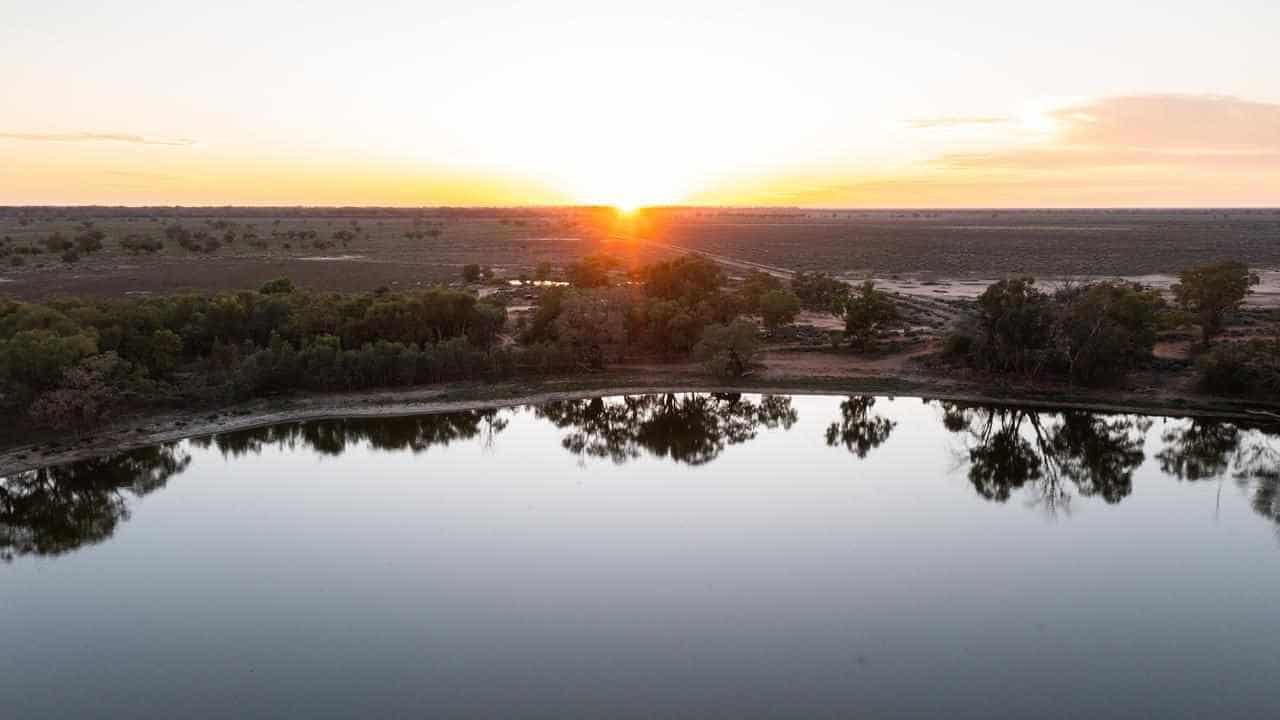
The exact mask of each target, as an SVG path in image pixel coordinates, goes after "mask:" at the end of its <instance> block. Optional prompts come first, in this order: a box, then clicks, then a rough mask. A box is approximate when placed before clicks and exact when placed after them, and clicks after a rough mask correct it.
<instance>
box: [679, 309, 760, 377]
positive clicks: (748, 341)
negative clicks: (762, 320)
mask: <svg viewBox="0 0 1280 720" xmlns="http://www.w3.org/2000/svg"><path fill="white" fill-rule="evenodd" d="M758 347H759V340H758V339H757V338H756V326H755V325H753V324H752V323H750V322H749V321H747V320H742V319H738V320H734V321H733V322H731V323H729V324H728V325H718V324H717V325H708V326H707V327H706V329H705V330H703V331H702V339H701V340H700V341H698V344H697V345H696V346H695V347H694V350H693V354H694V357H696V358H697V359H698V360H699V361H701V362H702V363H703V364H704V365H705V366H706V368H707V369H708V370H710V371H711V372H712V373H714V374H716V375H719V376H722V377H741V376H743V375H746V374H747V371H748V370H749V369H750V368H751V361H752V360H753V359H754V358H755V354H756V350H757V349H758Z"/></svg>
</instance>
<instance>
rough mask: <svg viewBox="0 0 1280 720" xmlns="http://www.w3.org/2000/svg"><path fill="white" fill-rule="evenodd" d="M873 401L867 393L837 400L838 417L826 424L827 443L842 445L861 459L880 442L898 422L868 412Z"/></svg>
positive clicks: (887, 437)
mask: <svg viewBox="0 0 1280 720" xmlns="http://www.w3.org/2000/svg"><path fill="white" fill-rule="evenodd" d="M875 404H876V398H875V397H873V396H871V395H857V396H850V397H849V399H848V400H845V401H844V402H842V403H840V420H838V421H837V422H833V423H831V424H830V425H829V426H827V445H829V446H831V447H836V446H838V445H844V447H845V449H846V450H848V451H849V452H851V453H853V454H855V455H857V456H858V458H859V459H862V458H865V457H866V456H867V453H869V452H871V451H872V450H874V449H876V448H878V447H880V446H881V445H882V444H884V442H885V441H886V440H888V439H889V435H890V434H891V433H892V432H893V429H894V428H895V427H897V425H898V423H896V422H893V421H892V420H890V419H889V418H887V417H884V416H883V415H878V414H874V413H872V412H871V408H873V407H875Z"/></svg>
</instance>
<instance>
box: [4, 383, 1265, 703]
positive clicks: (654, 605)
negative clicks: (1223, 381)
mask: <svg viewBox="0 0 1280 720" xmlns="http://www.w3.org/2000/svg"><path fill="white" fill-rule="evenodd" d="M0 553H3V555H4V557H5V562H4V563H3V564H0V717H5V718H70V717H120V718H143V717H163V718H199V717H235V718H239V717H281V716H292V717H308V718H314V717H370V718H372V717H454V716H460V717H523V716H538V717H549V718H569V717H583V716H598V717H620V716H631V717H680V716H689V717H711V716H717V717H741V716H760V717H920V716H938V717H972V718H992V717H1031V716H1036V717H1087V718H1107V717H1159V718H1171V717H1219V718H1221V717H1241V718H1244V717H1267V716H1274V713H1276V712H1277V710H1276V708H1277V707H1278V706H1280V703H1278V701H1280V436H1271V435H1268V434H1266V433H1265V432H1263V431H1262V430H1259V429H1253V428H1246V427H1241V426H1238V425H1234V424H1229V423H1220V422H1197V421H1191V420H1184V419H1164V418H1143V417H1135V416H1106V415H1094V414H1090V413H1084V412H1070V413H1066V414H1062V413H1052V412H1034V411H1026V410H1019V409H1014V408H987V407H981V406H966V405H955V404H947V403H939V402H927V401H926V402H922V401H921V400H919V399H897V400H890V399H886V398H865V397H855V398H843V397H795V398H787V397H780V396H773V397H763V398H762V397H759V396H741V397H737V396H708V395H677V396H643V397H629V398H611V399H605V400H585V401H580V402H565V403H556V404H552V405H547V406H542V407H537V408H515V409H511V410H500V411H489V412H469V413H457V414H451V415H436V416H422V417H416V418H408V419H387V420H352V421H342V422H317V423H301V424H291V425H282V426H277V427H272V428H266V429H262V430H253V431H246V432H238V433H230V434H226V435H220V436H216V437H213V438H206V439H197V440H190V441H186V442H181V443H177V444H173V445H167V446H163V447H155V448H151V449H148V450H145V451H140V452H131V453H126V454H122V455H119V456H117V457H114V458H109V459H103V460H99V461H95V462H88V463H81V464H76V465H71V466H64V467H58V468H51V469H47V470H41V471H38V472H32V473H28V474H24V475H20V476H13V477H9V478H7V479H4V480H3V481H2V484H0Z"/></svg>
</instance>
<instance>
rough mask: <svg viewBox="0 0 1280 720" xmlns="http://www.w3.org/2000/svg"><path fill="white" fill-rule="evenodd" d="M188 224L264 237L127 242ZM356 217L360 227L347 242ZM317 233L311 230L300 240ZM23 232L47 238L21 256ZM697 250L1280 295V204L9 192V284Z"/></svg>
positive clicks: (350, 272) (920, 292) (0, 288)
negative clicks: (298, 201)
mask: <svg viewBox="0 0 1280 720" xmlns="http://www.w3.org/2000/svg"><path fill="white" fill-rule="evenodd" d="M86 221H90V222H93V223H94V224H95V227H98V228H100V229H101V230H103V231H104V232H105V233H106V240H105V241H104V248H103V249H102V250H101V251H99V252H95V253H92V254H88V255H86V256H84V257H83V258H82V259H80V260H79V261H77V262H74V263H66V262H63V261H62V260H61V259H60V258H59V254H58V253H54V252H49V251H46V250H45V249H44V243H45V240H46V239H47V238H48V237H49V236H50V235H52V234H53V233H58V232H60V233H62V234H63V235H64V236H67V237H73V236H74V235H75V233H76V232H77V230H78V229H79V228H80V227H81V223H83V222H86ZM174 223H177V224H180V225H182V226H183V227H185V228H187V229H189V230H192V231H197V230H204V231H205V232H208V233H210V234H211V235H213V236H215V237H221V236H222V235H223V234H224V232H225V229H224V227H229V228H230V229H232V230H233V231H234V233H238V234H240V235H241V236H243V232H244V231H246V230H249V231H251V232H253V233H254V234H255V235H256V236H257V239H258V242H259V243H260V245H254V244H251V243H249V242H246V241H244V240H239V241H236V242H232V243H224V244H223V245H222V247H220V248H218V249H217V250H215V251H213V252H210V253H200V252H191V251H189V250H186V249H183V248H181V247H178V246H177V245H176V244H174V243H173V242H168V243H166V246H165V247H164V249H162V250H161V251H159V252H158V253H156V254H154V255H149V254H140V255H135V254H130V253H128V252H126V251H125V250H124V249H122V248H121V247H120V246H119V242H120V240H121V239H122V238H124V237H125V236H127V235H130V234H133V235H138V236H142V237H148V236H149V237H152V238H155V239H162V238H163V237H164V228H165V227H166V226H168V225H170V224H174ZM344 230H349V231H351V232H353V233H354V235H355V238H354V239H352V240H350V241H349V242H347V243H342V242H340V241H337V240H335V239H334V235H335V234H336V233H339V232H341V231H344ZM303 232H314V233H315V239H314V240H312V239H310V238H309V239H306V240H299V239H298V235H297V234H298V233H303ZM426 233H435V234H426ZM291 235H292V237H291ZM317 245H319V246H318V247H317ZM5 248H10V250H9V251H8V252H7V253H6V250H5ZM16 248H32V249H33V250H34V251H38V252H35V254H27V253H26V251H24V252H23V254H21V259H15V257H17V255H18V253H16V252H15V250H14V249H16ZM685 251H696V252H700V253H704V254H707V255H708V256H711V257H713V259H716V260H717V261H719V262H722V263H723V264H725V266H726V267H728V268H729V269H730V270H731V271H732V272H738V273H742V274H745V273H746V272H748V271H750V270H763V271H765V272H771V273H774V274H778V275H782V276H787V275H789V274H790V273H791V272H794V271H803V270H821V271H824V272H829V273H832V274H836V275H839V276H841V277H844V278H845V279H848V280H859V279H863V278H874V279H876V280H877V281H878V282H880V283H882V284H883V285H885V286H886V287H889V288H890V289H893V290H897V291H899V292H902V293H904V294H908V295H912V296H918V297H921V298H931V299H943V300H947V299H963V298H972V297H974V296H976V295H977V294H978V293H980V292H981V291H982V288H984V287H985V286H986V285H987V284H989V283H990V282H992V281H994V280H996V279H999V278H1001V277H1004V276H1007V275H1011V274H1031V275H1034V276H1036V277H1038V278H1040V279H1041V280H1042V281H1043V282H1054V281H1059V280H1063V279H1067V278H1093V277H1132V278H1137V279H1142V280H1145V281H1147V282H1151V283H1153V284H1156V285H1167V284H1168V283H1169V282H1171V281H1172V276H1173V273H1175V272H1177V271H1178V270H1181V269H1183V268H1187V267H1191V266H1194V265H1196V264H1202V263H1205V262H1211V261H1215V260H1221V259H1237V260H1241V261H1244V262H1246V263H1249V264H1250V266H1252V267H1254V268H1255V269H1256V270H1258V271H1260V272H1261V273H1262V276H1263V280H1264V282H1263V285H1262V286H1260V287H1259V288H1258V292H1257V293H1255V295H1254V296H1253V302H1254V303H1255V304H1257V305H1259V306H1262V307H1280V272H1277V271H1280V209H1243V210H982V211H978V210H975V211H888V210H883V211H801V210H771V211H751V210H718V209H663V210H650V211H642V212H640V213H638V214H636V215H635V216H630V217H624V216H617V215H616V214H614V213H613V212H612V211H610V210H607V209H592V208H579V209H575V208H566V209H554V208H548V209H491V210H485V209H471V210H459V209H448V208H422V209H385V208H382V209H379V208H313V209H307V208H186V209H180V208H179V209H175V208H0V297H3V296H10V297H17V298H30V299H36V298H48V297H53V296H59V295H92V296H99V297H121V296H124V295H126V294H129V293H164V292H172V291H175V290H181V289H200V290H219V289H246V288H256V287H258V286H260V285H261V284H262V283H263V282H266V281H267V280H270V279H272V278H276V277H280V276H288V277H291V278H292V279H293V280H294V282H295V283H297V284H299V285H300V286H303V287H310V288H315V289H331V290H345V291H352V290H372V289H375V288H378V287H382V286H386V287H397V288H405V287H415V286H420V285H431V284H436V283H441V282H454V281H457V280H458V278H459V276H460V273H461V269H462V266H463V265H465V264H468V263H480V264H483V265H486V266H490V267H492V268H493V269H494V271H495V274H496V276H497V277H498V278H499V279H508V278H517V277H519V276H520V275H521V274H529V273H532V272H533V271H534V269H535V268H536V267H537V266H538V265H539V264H540V263H551V264H552V265H553V266H557V267H559V266H562V265H564V264H566V263H568V262H571V261H573V260H575V259H578V258H580V257H582V256H584V255H589V254H592V253H598V252H606V253H609V254H612V255H615V256H618V257H619V258H621V259H623V260H624V262H626V263H629V264H637V263H642V262H648V261H651V260H653V259H657V258H662V257H669V256H671V255H672V254H674V253H680V252H685ZM15 263H21V264H15Z"/></svg>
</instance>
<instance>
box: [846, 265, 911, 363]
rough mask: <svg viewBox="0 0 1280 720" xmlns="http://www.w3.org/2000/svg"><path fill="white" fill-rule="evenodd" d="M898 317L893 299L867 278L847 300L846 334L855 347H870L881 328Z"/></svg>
mask: <svg viewBox="0 0 1280 720" xmlns="http://www.w3.org/2000/svg"><path fill="white" fill-rule="evenodd" d="M897 318H898V308H897V306H896V305H894V304H893V299H892V298H891V297H889V294H888V293H886V292H883V291H881V290H877V289H876V284H875V283H874V282H872V281H870V280H867V281H866V282H864V283H862V284H861V285H859V286H858V288H857V289H856V290H855V291H854V293H853V294H852V295H850V296H849V298H848V299H847V300H846V301H845V306H844V334H845V337H846V338H848V339H849V342H850V343H852V344H853V345H854V346H855V347H863V348H865V347H870V346H871V345H873V344H874V343H875V339H876V334H877V333H878V332H879V330H880V329H881V328H882V327H884V326H885V325H887V324H888V323H891V322H893V321H894V320H897Z"/></svg>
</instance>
